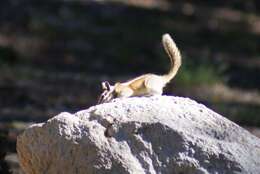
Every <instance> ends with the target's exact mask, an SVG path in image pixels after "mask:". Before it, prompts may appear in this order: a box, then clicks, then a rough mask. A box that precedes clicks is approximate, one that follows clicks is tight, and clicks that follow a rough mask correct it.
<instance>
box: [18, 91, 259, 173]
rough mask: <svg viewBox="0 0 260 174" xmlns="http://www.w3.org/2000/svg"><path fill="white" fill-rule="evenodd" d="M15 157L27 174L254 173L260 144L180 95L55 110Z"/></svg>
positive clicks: (21, 142)
mask: <svg viewBox="0 0 260 174" xmlns="http://www.w3.org/2000/svg"><path fill="white" fill-rule="evenodd" d="M17 152H18V155H19V160H20V164H21V166H22V168H23V170H24V171H25V172H26V173H27V174H43V173H48V174H86V173H88V174H91V173H98V174H103V173H115V174H116V173H118V174H120V173H123V174H125V173H131V174H142V173H143V174H144V173H147V174H160V173H161V174H168V173H169V174H208V173H210V174H233V173H236V174H238V173H243V174H247V173H249V174H259V173H260V139H258V138H257V137H255V136H253V135H251V134H250V133H249V132H248V131H246V130H244V129H243V128H241V127H239V126H238V125H236V124H235V123H233V122H231V121H229V120H227V119H226V118H224V117H222V116H220V115H219V114H217V113H215V112H213V111H211V110H210V109H208V108H206V107H205V106H204V105H201V104H198V103H196V102H195V101H192V100H190V99H187V98H181V97H168V96H157V97H141V98H127V99H122V100H120V99H117V100H114V101H113V102H111V103H105V104H102V105H97V106H93V107H91V108H89V109H87V110H83V111H80V112H78V113H76V114H73V115H72V114H69V113H61V114H59V115H58V116H55V117H53V118H52V119H50V120H48V121H47V122H46V123H41V124H34V125H32V126H31V127H29V128H28V129H27V130H25V131H24V133H23V134H21V135H20V136H19V137H18V140H17Z"/></svg>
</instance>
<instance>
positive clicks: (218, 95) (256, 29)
mask: <svg viewBox="0 0 260 174" xmlns="http://www.w3.org/2000/svg"><path fill="white" fill-rule="evenodd" d="M166 32H167V33H170V34H171V35H172V37H173V38H174V40H175V41H176V43H177V46H178V47H179V49H180V50H181V53H182V56H183V65H182V67H181V69H180V71H179V73H178V74H177V76H176V78H175V79H174V80H173V81H172V82H171V83H170V84H168V85H167V87H166V88H165V94H168V95H176V96H184V97H190V98H192V99H195V100H196V101H198V102H200V103H203V104H205V105H206V106H207V107H209V108H211V109H213V110H215V111H216V112H218V113H220V114H221V115H224V116H225V117H227V118H229V119H231V120H233V121H234V122H236V123H237V124H239V125H241V126H243V127H245V128H247V129H248V130H249V131H251V132H252V133H254V134H255V135H257V136H259V135H260V133H259V132H260V131H259V129H258V127H260V115H259V113H260V91H259V89H260V76H259V75H260V56H259V53H260V1H257V0H247V1H243V0H229V1H226V0H218V1H199V0H193V1H178V0H176V1H169V0H168V1H167V0H161V1H159V0H117V1H109V0H104V1H87V0H4V1H1V2H0V173H4V174H5V173H22V172H21V171H20V169H19V165H18V160H17V156H16V150H15V143H16V136H17V135H18V134H19V133H20V132H22V131H23V130H24V129H25V128H26V127H27V126H28V125H30V124H31V123H35V122H42V121H46V120H47V119H48V118H50V117H53V116H55V115H56V114H58V113H59V112H63V111H67V112H72V113H73V112H76V111H79V110H82V109H87V108H88V107H90V106H92V105H95V104H96V102H97V97H98V95H99V94H100V92H101V89H100V82H101V81H103V80H108V81H110V82H111V83H113V82H116V81H118V80H119V81H121V80H126V79H129V78H131V77H135V76H137V75H140V74H142V73H150V72H151V73H159V74H162V73H164V72H167V71H168V69H169V63H170V62H169V59H168V57H167V56H166V54H165V52H164V50H163V48H162V44H161V36H162V34H163V33H166Z"/></svg>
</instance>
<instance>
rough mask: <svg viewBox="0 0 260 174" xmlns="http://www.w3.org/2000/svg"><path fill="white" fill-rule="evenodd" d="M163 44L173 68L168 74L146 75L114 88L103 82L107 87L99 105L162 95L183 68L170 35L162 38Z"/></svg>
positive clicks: (179, 55)
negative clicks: (111, 101)
mask: <svg viewBox="0 0 260 174" xmlns="http://www.w3.org/2000/svg"><path fill="white" fill-rule="evenodd" d="M162 44H163V47H164V49H165V51H166V53H167V55H168V56H169V58H170V61H171V68H170V71H169V72H168V73H167V74H165V75H156V74H145V75H141V76H139V77H136V78H134V79H132V80H129V81H127V82H124V83H116V84H115V85H114V86H110V85H109V83H108V82H103V83H102V86H107V87H105V89H104V92H103V93H102V95H101V97H100V99H99V103H104V102H109V101H110V100H112V99H113V98H125V97H132V96H151V95H161V94H162V92H163V88H164V86H165V85H166V84H167V83H169V82H170V80H171V79H173V78H174V76H175V75H176V74H177V72H178V69H179V67H180V66H181V54H180V51H179V49H178V48H177V46H176V44H175V42H174V41H173V40H172V38H171V36H170V35H169V34H164V35H163V36H162ZM104 83H106V85H105V84H104Z"/></svg>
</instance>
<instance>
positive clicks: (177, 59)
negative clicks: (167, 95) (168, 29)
mask: <svg viewBox="0 0 260 174" xmlns="http://www.w3.org/2000/svg"><path fill="white" fill-rule="evenodd" d="M162 44H163V47H164V49H165V51H166V53H167V54H168V56H169V58H170V60H171V69H170V71H169V73H168V74H165V75H163V77H164V79H165V82H166V83H168V82H170V80H171V79H172V78H173V77H174V76H175V75H176V74H177V72H178V69H179V68H180V66H181V54H180V51H179V49H178V48H177V46H176V44H175V42H174V41H173V39H172V38H171V36H170V35H169V34H168V33H166V34H164V35H163V36H162Z"/></svg>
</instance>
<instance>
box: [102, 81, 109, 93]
mask: <svg viewBox="0 0 260 174" xmlns="http://www.w3.org/2000/svg"><path fill="white" fill-rule="evenodd" d="M101 86H102V89H103V90H108V91H109V90H110V86H111V85H110V84H109V83H108V81H104V82H102V83H101Z"/></svg>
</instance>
